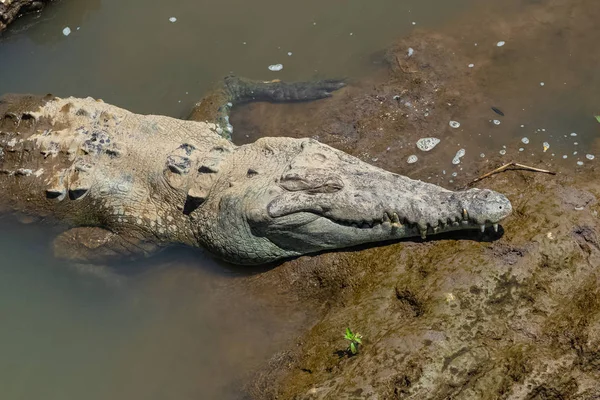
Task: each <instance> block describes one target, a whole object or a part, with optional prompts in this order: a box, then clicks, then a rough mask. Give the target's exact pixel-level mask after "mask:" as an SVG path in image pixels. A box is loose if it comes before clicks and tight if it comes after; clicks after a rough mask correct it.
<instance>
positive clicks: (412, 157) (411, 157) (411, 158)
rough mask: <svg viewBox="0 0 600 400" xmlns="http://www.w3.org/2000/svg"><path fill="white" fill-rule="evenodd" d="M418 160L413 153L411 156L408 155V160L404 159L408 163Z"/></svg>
mask: <svg viewBox="0 0 600 400" xmlns="http://www.w3.org/2000/svg"><path fill="white" fill-rule="evenodd" d="M418 160H419V158H418V157H417V156H415V155H414V154H413V155H411V156H408V160H406V162H407V163H409V164H414V163H416V162H417V161H418Z"/></svg>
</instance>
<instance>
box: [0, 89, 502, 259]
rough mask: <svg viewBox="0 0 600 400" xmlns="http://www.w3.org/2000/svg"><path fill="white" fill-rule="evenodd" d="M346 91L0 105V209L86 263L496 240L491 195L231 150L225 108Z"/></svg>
mask: <svg viewBox="0 0 600 400" xmlns="http://www.w3.org/2000/svg"><path fill="white" fill-rule="evenodd" d="M343 86H344V82H342V81H338V80H323V81H315V82H293V83H285V82H280V81H273V82H262V81H252V80H248V79H241V78H236V77H228V78H227V79H225V80H224V84H222V85H221V86H220V87H219V88H218V89H216V90H214V91H213V92H211V94H209V95H208V96H207V97H205V98H204V99H203V100H201V101H200V102H199V103H197V104H196V105H195V107H194V109H193V111H192V113H191V115H190V118H189V119H187V120H184V119H177V118H172V117H167V116H160V115H140V114H135V113H133V112H130V111H127V110H125V109H122V108H119V107H117V106H114V105H110V104H107V103H105V102H103V101H102V100H96V99H93V98H89V97H88V98H74V97H68V98H60V97H54V96H52V95H47V96H32V95H5V96H3V97H1V98H0V210H4V212H14V213H18V214H26V215H32V216H37V217H40V218H42V219H45V220H54V221H62V222H63V223H64V224H65V226H66V230H64V231H63V232H62V233H60V234H59V235H58V237H57V238H56V239H55V241H54V249H55V254H56V255H57V257H61V258H66V259H69V260H72V261H74V262H85V263H92V264H93V263H100V262H107V261H114V260H117V259H121V258H131V259H134V258H137V257H146V256H150V255H152V254H154V253H156V252H157V251H158V250H161V249H164V248H166V247H169V246H172V245H187V246H193V247H200V248H204V249H206V250H208V251H209V252H210V253H212V254H214V255H216V256H217V257H219V258H222V259H224V260H226V261H228V262H231V263H234V264H241V265H253V264H254V265H255V264H264V263H270V262H273V261H278V260H282V259H286V258H290V257H296V256H300V255H305V254H311V253H318V252H323V251H329V250H333V249H339V248H345V247H351V246H356V245H361V244H366V243H381V242H386V241H394V240H398V239H402V238H410V237H417V238H426V237H427V235H431V234H437V233H442V232H449V231H454V230H463V229H481V230H482V231H483V230H485V229H486V227H493V228H494V229H495V230H496V231H497V230H498V223H499V222H500V221H502V220H503V219H504V218H505V217H507V216H508V215H509V214H510V213H511V211H512V206H511V203H510V201H509V200H508V199H507V198H506V197H505V196H504V195H502V194H500V193H497V192H494V191H492V190H488V189H469V190H464V191H451V190H447V189H445V188H442V187H440V186H437V185H434V184H430V183H426V182H422V181H419V180H413V179H410V178H408V177H406V176H403V175H399V174H395V173H392V172H388V171H386V170H383V169H380V168H377V167H375V166H373V165H370V164H368V163H365V162H363V161H361V160H360V159H358V158H355V157H353V156H351V155H349V154H347V153H344V152H342V151H340V150H337V149H335V148H332V147H330V146H327V145H325V144H323V143H320V142H318V141H317V140H314V139H295V138H287V137H264V138H260V139H258V140H256V141H255V142H253V143H250V144H245V145H240V146H236V145H235V144H234V143H233V142H232V141H231V132H232V129H233V128H232V126H231V124H230V123H229V116H228V115H229V111H230V109H231V108H232V107H233V106H234V105H235V104H240V103H243V102H248V101H272V102H279V101H308V100H315V99H320V98H325V97H329V96H331V95H332V93H333V92H334V91H335V90H338V89H340V88H341V87H343Z"/></svg>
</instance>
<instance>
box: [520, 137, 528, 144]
mask: <svg viewBox="0 0 600 400" xmlns="http://www.w3.org/2000/svg"><path fill="white" fill-rule="evenodd" d="M521 142H523V144H529V138H527V137H524V138H523V139H521Z"/></svg>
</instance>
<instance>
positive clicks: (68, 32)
mask: <svg viewBox="0 0 600 400" xmlns="http://www.w3.org/2000/svg"><path fill="white" fill-rule="evenodd" d="M62 32H63V35H65V36H69V35H70V34H71V28H69V27H68V26H67V27H66V28H65V29H63V30H62Z"/></svg>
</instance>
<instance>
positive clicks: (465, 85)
mask: <svg viewBox="0 0 600 400" xmlns="http://www.w3.org/2000/svg"><path fill="white" fill-rule="evenodd" d="M503 7H506V9H505V10H504V11H503V12H502V13H501V12H500V11H499V10H495V12H496V13H495V14H494V13H492V12H491V11H490V14H485V13H483V14H478V15H476V16H477V18H476V19H475V18H474V16H473V15H471V16H470V17H469V19H468V21H470V22H465V21H460V26H454V27H448V28H447V29H446V30H444V31H440V32H417V33H415V34H414V35H411V36H410V37H407V38H404V39H402V40H400V41H399V42H398V43H397V44H396V45H395V46H393V47H392V48H391V49H390V51H389V52H388V53H387V56H386V59H387V61H388V64H389V69H388V71H386V72H385V74H383V75H382V76H379V77H374V78H373V79H372V80H371V81H362V82H359V83H355V84H354V86H353V87H351V88H348V89H345V91H344V92H342V93H341V94H340V95H338V96H334V98H332V99H329V100H327V101H326V103H327V104H323V103H321V104H316V103H313V104H305V105H302V106H277V107H274V106H272V105H264V104H253V105H249V106H247V107H246V108H245V109H242V110H241V111H240V112H238V113H237V114H236V115H235V116H234V118H233V121H234V126H246V127H249V128H250V129H249V130H246V131H245V132H244V133H245V134H248V137H239V138H238V141H241V140H248V141H250V140H252V139H253V132H260V134H261V135H284V136H298V137H300V136H307V134H308V135H310V136H313V137H315V138H318V139H319V140H321V141H323V142H326V143H328V144H331V145H333V146H335V147H338V148H341V149H343V150H345V151H348V152H350V153H352V154H354V155H356V156H359V157H361V158H362V159H364V160H366V161H370V162H371V163H373V164H375V165H378V166H381V167H383V168H386V169H389V170H392V171H395V172H399V173H403V174H406V175H409V176H411V177H415V178H419V179H422V180H428V181H431V182H434V183H437V184H441V185H443V186H445V187H448V188H452V189H458V188H461V187H464V186H465V185H467V184H468V183H469V182H470V181H471V180H473V179H474V178H475V177H477V176H479V175H480V174H482V173H484V172H488V171H490V170H492V169H494V168H496V167H498V166H500V165H502V164H504V163H506V162H510V161H517V162H522V163H525V164H529V165H532V166H536V167H541V168H545V169H551V170H554V171H556V172H557V173H558V174H557V175H556V176H549V175H543V174H537V173H531V172H524V171H507V172H504V173H502V174H498V175H495V176H493V177H491V178H488V179H486V180H483V181H481V182H479V183H478V184H477V187H486V188H491V189H494V190H497V191H500V192H502V193H505V194H506V195H507V196H508V197H509V198H510V199H511V201H512V203H513V207H514V210H515V211H514V214H513V216H512V217H510V218H509V219H508V220H507V221H506V222H505V223H504V224H503V231H502V232H501V234H500V235H499V236H495V235H494V234H493V233H490V232H486V233H485V234H484V235H482V236H481V235H480V234H478V233H473V234H466V235H463V236H445V237H444V236H442V237H438V238H435V239H434V240H430V241H426V242H420V241H405V242H401V243H396V244H391V245H388V246H382V247H377V248H367V249H363V250H360V251H340V252H336V253H329V254H323V255H320V256H316V257H302V258H299V259H297V260H293V261H290V262H287V263H284V264H282V265H280V266H278V267H277V268H274V269H272V270H269V271H267V272H264V273H262V274H258V275H256V276H254V277H251V278H244V279H243V280H244V283H243V285H245V286H247V287H249V288H250V290H252V291H256V292H263V293H266V292H268V293H270V294H269V296H271V295H277V296H280V297H281V298H282V299H285V300H281V301H284V302H287V303H288V304H290V306H291V305H295V306H298V305H302V306H304V307H305V308H307V309H309V310H311V311H312V312H314V313H316V314H317V317H315V319H314V320H313V324H311V325H310V326H306V327H305V330H303V331H299V332H298V333H299V337H298V339H297V341H296V343H295V345H293V346H291V347H290V348H289V349H288V350H287V351H284V352H281V353H278V354H276V355H275V356H274V357H273V358H272V359H271V360H270V362H269V363H268V364H267V365H265V366H264V368H263V369H262V370H261V371H260V372H259V373H258V374H257V375H256V376H255V377H254V378H253V381H252V384H251V385H249V387H248V390H249V392H250V393H252V395H253V397H254V398H256V399H276V398H277V399H347V398H348V399H352V398H354V399H448V398H455V399H592V398H599V397H600V384H599V383H598V382H600V372H599V371H600V370H599V369H598V366H599V365H600V334H599V333H598V332H600V329H599V328H600V300H599V299H600V272H599V271H598V266H600V239H599V238H600V221H599V219H598V212H599V211H600V204H599V203H598V196H600V183H598V182H600V180H599V178H600V171H598V169H597V168H596V166H595V164H594V162H590V161H589V160H586V159H585V157H583V159H584V160H586V161H585V162H584V163H583V165H578V164H576V163H575V160H576V159H578V158H577V157H575V159H573V158H574V156H572V155H571V153H569V158H565V159H564V158H563V157H562V156H561V155H560V154H562V152H566V151H572V150H571V149H570V148H568V146H569V145H570V144H568V143H566V142H565V143H563V142H564V140H563V142H561V141H560V140H557V141H556V142H553V143H552V146H554V147H551V149H552V150H550V151H544V150H543V148H542V146H541V143H542V141H543V140H544V137H542V136H541V135H540V137H536V139H535V140H536V143H535V145H536V146H529V147H527V149H526V151H519V148H520V147H525V146H524V145H523V142H521V141H520V138H521V137H522V136H523V134H522V133H521V131H519V129H520V125H521V124H523V121H524V120H527V119H528V120H529V121H530V120H535V118H536V117H535V115H534V114H536V113H537V112H539V110H540V109H543V108H544V107H550V105H552V104H554V97H553V96H561V94H562V95H564V94H565V93H566V91H567V90H568V89H566V88H563V87H558V85H557V87H555V88H552V90H551V91H550V92H549V93H548V92H546V93H542V94H536V93H533V92H532V93H531V94H529V95H528V96H529V97H527V99H526V101H527V102H529V103H530V106H531V107H530V108H529V110H530V112H529V115H526V114H519V113H518V111H520V108H523V107H522V105H523V101H524V100H523V99H520V96H519V92H518V91H517V88H519V87H523V86H525V85H529V84H532V82H531V81H530V80H533V79H537V77H536V76H533V75H535V74H534V71H532V70H530V68H532V67H534V65H535V64H536V63H551V62H556V63H557V65H556V68H555V71H556V73H557V76H558V77H557V79H561V82H562V79H564V81H565V82H567V81H569V83H572V84H580V83H581V82H582V80H584V78H583V77H580V76H579V75H578V73H577V72H578V70H577V69H576V68H574V67H572V66H571V65H570V64H569V63H566V62H565V63H563V62H562V61H560V60H559V61H555V60H556V53H554V54H553V51H552V48H553V50H554V51H555V52H556V51H559V52H562V51H567V50H568V51H569V52H570V53H571V54H577V59H576V62H577V63H578V64H581V65H588V66H593V65H597V63H596V64H594V61H595V58H597V54H588V52H587V51H586V50H585V47H586V46H588V45H590V44H592V43H597V42H598V41H599V40H600V30H599V29H598V28H597V27H595V25H594V24H595V22H594V21H598V20H599V18H600V9H598V8H597V7H595V6H594V4H593V3H592V2H590V1H567V0H557V1H542V2H530V1H525V2H521V1H514V2H510V4H508V5H503ZM473 21H476V22H473ZM475 38H476V39H475ZM475 40H476V41H477V42H479V43H480V45H481V43H485V46H487V47H486V49H485V50H478V49H477V48H476V46H474V41H475ZM500 40H506V41H507V44H506V45H505V46H497V45H496V42H498V41H500ZM549 41H550V42H552V46H549V44H548V42H549ZM507 46H508V47H507ZM409 49H412V51H410V50H409ZM534 50H535V51H536V57H530V56H531V54H532V52H533V51H534ZM534 59H535V61H532V60H534ZM528 60H529V61H528ZM574 62H575V61H574ZM470 64H474V65H475V66H488V67H487V68H474V67H469V65H470ZM532 64H533V65H532ZM525 66H526V67H527V68H525ZM525 70H528V72H524V71H525ZM535 84H536V85H537V86H538V87H539V86H540V85H539V81H535ZM565 86H567V84H566V83H565ZM532 91H533V89H532ZM585 92H586V90H584V93H585ZM521 96H525V95H521ZM499 104H501V105H502V106H501V108H502V111H503V113H505V115H506V117H504V118H500V117H498V116H497V115H496V114H495V112H494V111H493V110H491V107H495V108H498V107H500V106H499ZM583 104H585V103H583ZM568 108H569V106H568V105H567V106H565V110H567V109H568ZM493 119H499V120H501V122H502V123H501V124H500V125H496V124H494V123H493ZM451 120H457V121H460V122H461V128H460V129H454V128H451V127H449V126H448V121H451ZM283 121H285V123H283ZM590 121H592V120H591V119H590ZM594 123H595V121H592V122H590V125H584V126H583V128H582V129H590V130H593V129H595V130H596V131H597V130H598V127H597V126H596V125H592V124H594ZM531 131H535V129H529V130H528V132H529V134H531ZM540 132H541V129H540ZM430 136H434V137H438V138H440V139H442V143H441V144H440V145H438V147H436V148H435V149H434V150H433V151H431V152H430V153H421V152H418V150H416V149H415V146H414V144H415V142H416V140H417V139H419V138H422V137H430ZM559 136H560V138H563V135H562V132H561V134H560V135H558V134H557V135H556V137H559ZM561 140H562V139H561ZM537 141H539V144H538V143H537ZM467 143H469V145H470V146H471V148H470V149H469V148H468V149H467V154H473V153H475V156H472V157H469V158H468V162H466V160H467V159H465V160H464V162H463V163H461V164H459V165H458V166H457V165H453V164H452V163H451V160H452V157H453V156H454V154H455V152H456V151H457V149H459V148H461V147H463V146H466V145H467ZM477 146H481V148H484V149H486V154H485V157H480V156H479V151H478V149H477ZM490 148H492V149H495V150H494V151H490ZM500 150H504V151H505V154H504V155H502V154H500ZM585 150H586V151H584V154H585V153H586V152H587V153H591V154H594V152H597V151H598V150H599V148H598V143H597V141H595V140H594V139H589V140H588V141H587V148H586V149H585ZM554 151H556V155H555V156H553V155H552V153H553V152H554ZM410 154H417V155H418V156H419V158H420V160H419V162H417V163H415V164H407V163H406V159H407V157H408V156H409V155H410ZM565 154H566V153H565ZM580 156H581V155H580ZM451 172H456V176H452V175H451ZM346 327H351V328H352V329H353V330H355V331H358V332H360V333H361V334H363V336H364V339H363V342H364V346H363V348H362V349H361V350H360V352H359V354H358V355H356V356H353V357H349V356H348V354H347V353H346V352H345V349H346V347H347V342H346V341H345V340H344V339H343V332H344V330H345V328H346Z"/></svg>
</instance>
